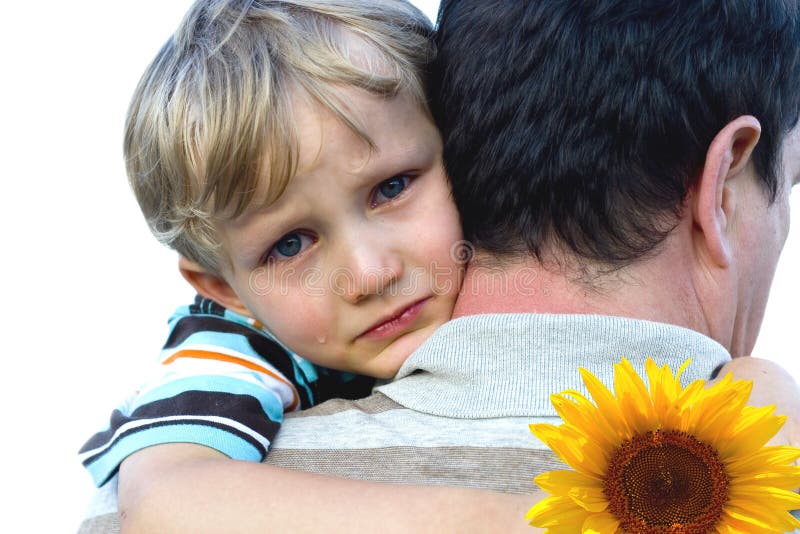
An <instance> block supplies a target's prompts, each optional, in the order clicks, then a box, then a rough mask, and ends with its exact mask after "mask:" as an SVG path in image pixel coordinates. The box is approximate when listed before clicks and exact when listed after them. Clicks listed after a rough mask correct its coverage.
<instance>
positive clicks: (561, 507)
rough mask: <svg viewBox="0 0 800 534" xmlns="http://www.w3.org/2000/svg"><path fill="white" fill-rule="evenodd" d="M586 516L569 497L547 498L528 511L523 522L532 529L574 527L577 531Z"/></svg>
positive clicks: (585, 512) (584, 511)
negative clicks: (532, 527)
mask: <svg viewBox="0 0 800 534" xmlns="http://www.w3.org/2000/svg"><path fill="white" fill-rule="evenodd" d="M588 514H589V512H587V511H586V510H584V509H583V508H581V507H580V506H577V505H576V504H575V502H574V501H573V500H572V499H570V498H569V497H547V498H546V499H542V500H541V501H539V502H538V503H536V504H535V505H534V506H533V508H531V509H530V510H528V513H527V514H525V520H526V521H528V523H529V524H530V525H532V526H534V527H540V528H548V527H556V526H561V527H566V526H574V528H576V529H577V528H579V527H580V526H581V525H582V524H583V521H584V520H585V519H586V516H587V515H588Z"/></svg>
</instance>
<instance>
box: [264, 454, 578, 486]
mask: <svg viewBox="0 0 800 534" xmlns="http://www.w3.org/2000/svg"><path fill="white" fill-rule="evenodd" d="M266 463H269V464H272V465H277V466H281V467H288V468H291V469H299V470H301V471H309V472H312V473H323V474H328V475H333V476H340V477H345V478H358V479H364V480H376V481H382V482H394V483H401V484H421V485H445V486H462V487H469V488H482V489H488V490H495V491H502V492H506V493H523V494H527V493H530V492H532V491H533V490H534V489H536V486H535V484H534V483H533V477H535V476H536V475H538V474H540V473H543V472H545V471H550V470H553V469H565V468H566V466H565V465H564V464H563V463H561V461H560V460H558V458H557V457H556V456H555V455H554V454H553V453H552V452H551V451H549V450H534V449H516V448H499V447H498V448H482V447H384V448H377V449H347V450H320V449H292V450H287V449H273V450H272V451H270V453H269V455H268V456H267V459H266Z"/></svg>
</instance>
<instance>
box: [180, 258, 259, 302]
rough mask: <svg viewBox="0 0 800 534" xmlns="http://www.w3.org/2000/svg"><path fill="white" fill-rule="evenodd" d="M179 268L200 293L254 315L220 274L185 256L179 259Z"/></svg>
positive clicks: (182, 274)
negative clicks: (213, 272) (211, 271)
mask: <svg viewBox="0 0 800 534" xmlns="http://www.w3.org/2000/svg"><path fill="white" fill-rule="evenodd" d="M178 270H179V271H180V272H181V276H183V278H184V279H185V280H186V281H187V282H189V284H190V285H191V286H192V287H193V288H194V290H195V291H197V293H198V294H199V295H201V296H203V297H205V298H207V299H211V300H213V301H215V302H217V303H219V304H221V305H222V306H224V307H225V308H227V309H229V310H231V311H233V312H236V313H238V314H241V315H244V316H246V317H252V315H250V312H249V311H248V310H247V308H246V307H245V306H244V304H242V301H241V300H239V296H238V295H237V294H236V292H235V291H234V290H233V288H232V287H231V286H230V284H228V282H226V281H225V280H224V279H223V278H221V277H220V276H217V275H215V274H212V273H210V272H209V271H207V270H206V269H204V268H203V267H201V266H200V265H198V264H197V263H195V262H193V261H191V260H189V259H187V258H185V257H183V256H180V257H179V259H178Z"/></svg>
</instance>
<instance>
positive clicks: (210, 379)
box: [125, 371, 283, 423]
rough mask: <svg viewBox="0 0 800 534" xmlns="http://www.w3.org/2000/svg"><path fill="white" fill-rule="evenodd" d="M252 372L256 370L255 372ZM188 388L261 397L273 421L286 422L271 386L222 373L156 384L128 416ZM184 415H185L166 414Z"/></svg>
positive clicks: (266, 413) (280, 404) (130, 408)
mask: <svg viewBox="0 0 800 534" xmlns="http://www.w3.org/2000/svg"><path fill="white" fill-rule="evenodd" d="M251 373H253V374H254V373H256V371H252V372H251ZM185 391H207V392H212V393H217V392H220V393H232V394H235V395H249V396H251V397H254V398H256V399H258V402H259V403H260V404H261V409H262V410H264V414H265V415H266V417H268V418H269V419H270V420H272V421H275V422H276V423H280V422H282V421H283V403H282V402H281V399H280V397H278V395H277V394H276V393H275V392H274V391H272V390H271V389H269V388H268V387H267V386H264V385H262V386H259V385H257V384H253V383H252V382H248V381H246V380H240V379H237V378H232V377H230V376H222V375H199V376H188V377H185V378H180V379H178V380H171V381H169V382H167V383H165V384H162V385H160V386H157V387H155V388H154V389H153V390H149V391H147V393H145V394H143V395H140V396H139V397H137V398H136V399H135V400H134V402H132V403H131V405H130V407H129V410H126V411H125V415H130V414H132V413H133V411H134V410H136V409H137V408H139V407H141V406H144V405H145V404H149V403H151V402H155V401H159V400H164V399H168V398H170V397H174V396H176V395H178V394H180V393H183V392H185ZM164 415H181V414H164Z"/></svg>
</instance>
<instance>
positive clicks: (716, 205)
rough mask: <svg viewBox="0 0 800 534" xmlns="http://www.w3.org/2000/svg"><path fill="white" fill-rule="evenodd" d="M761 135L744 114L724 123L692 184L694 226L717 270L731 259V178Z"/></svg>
mask: <svg viewBox="0 0 800 534" xmlns="http://www.w3.org/2000/svg"><path fill="white" fill-rule="evenodd" d="M760 136H761V124H760V123H759V122H758V119H756V118H755V117H752V116H749V115H745V116H741V117H738V118H736V119H734V120H732V121H731V122H729V123H728V124H726V125H725V127H724V128H723V129H722V130H720V131H719V133H718V134H717V135H716V137H714V140H713V141H712V142H711V145H710V146H709V148H708V152H707V153H706V160H705V164H704V166H703V170H702V173H701V175H700V177H699V179H698V181H697V184H696V185H695V193H696V194H695V196H694V200H693V205H692V212H693V216H694V221H695V226H696V228H697V229H698V230H699V232H700V239H701V240H702V243H701V244H702V246H704V248H705V249H706V251H707V253H708V256H709V258H710V259H711V261H713V262H714V263H715V264H716V265H717V266H719V267H728V266H729V265H730V263H731V261H732V258H733V253H732V251H731V246H730V245H731V242H730V234H729V230H730V226H729V225H730V221H731V217H732V216H733V214H734V212H735V210H736V207H737V203H736V200H737V199H736V188H735V187H731V185H732V179H734V178H736V177H737V176H739V175H741V174H742V173H743V171H744V170H745V169H746V168H747V166H748V165H749V163H750V158H751V155H752V153H753V150H754V149H755V147H756V145H757V144H758V139H759V137H760Z"/></svg>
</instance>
